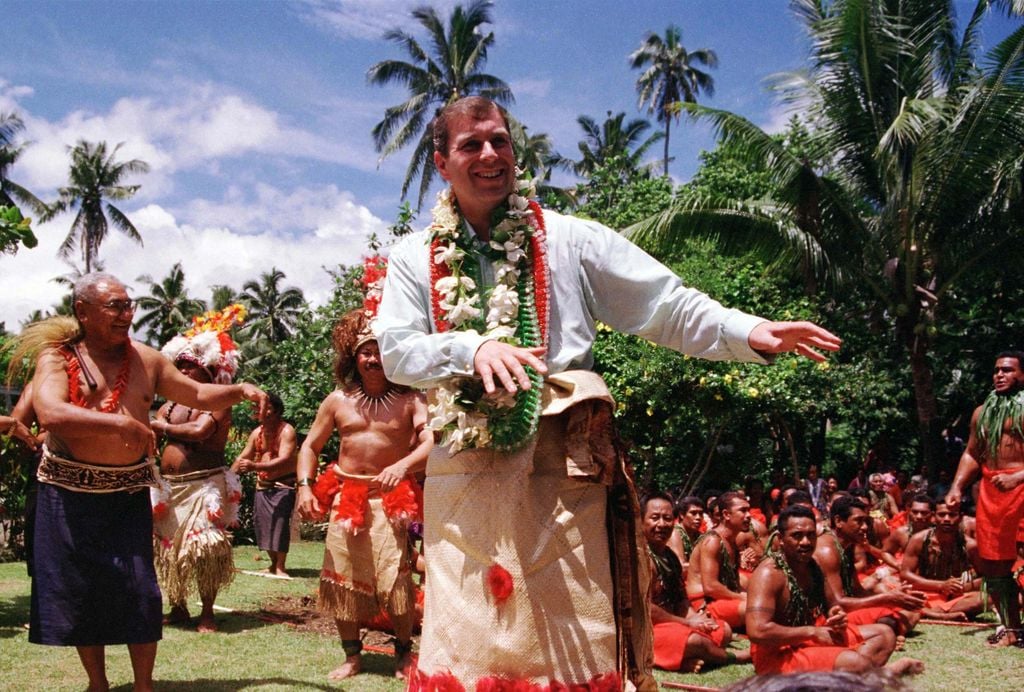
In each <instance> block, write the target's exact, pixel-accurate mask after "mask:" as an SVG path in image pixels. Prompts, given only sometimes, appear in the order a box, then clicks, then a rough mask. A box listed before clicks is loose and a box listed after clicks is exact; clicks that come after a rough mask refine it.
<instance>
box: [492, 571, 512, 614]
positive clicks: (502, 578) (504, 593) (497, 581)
mask: <svg viewBox="0 0 1024 692" xmlns="http://www.w3.org/2000/svg"><path fill="white" fill-rule="evenodd" d="M487 588H489V589H490V590H491V595H492V596H494V600H495V602H496V603H497V604H498V605H501V604H502V603H504V602H505V601H507V600H508V597H509V596H511V595H512V575H511V574H509V573H508V570H507V569H505V568H504V567H502V566H501V565H499V564H493V565H491V568H490V569H488V570H487Z"/></svg>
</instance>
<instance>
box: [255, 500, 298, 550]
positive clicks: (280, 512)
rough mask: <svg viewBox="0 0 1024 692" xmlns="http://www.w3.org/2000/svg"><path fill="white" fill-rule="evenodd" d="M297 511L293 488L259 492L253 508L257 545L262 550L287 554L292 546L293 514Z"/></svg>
mask: <svg viewBox="0 0 1024 692" xmlns="http://www.w3.org/2000/svg"><path fill="white" fill-rule="evenodd" d="M294 510H295V490H294V489H293V488H270V489H269V490H257V491H256V500H255V503H254V507H253V523H254V524H255V528H256V545H258V546H259V548H260V550H271V551H273V552H275V553H287V552H288V547H289V546H290V545H291V531H292V528H291V527H292V512H293V511H294Z"/></svg>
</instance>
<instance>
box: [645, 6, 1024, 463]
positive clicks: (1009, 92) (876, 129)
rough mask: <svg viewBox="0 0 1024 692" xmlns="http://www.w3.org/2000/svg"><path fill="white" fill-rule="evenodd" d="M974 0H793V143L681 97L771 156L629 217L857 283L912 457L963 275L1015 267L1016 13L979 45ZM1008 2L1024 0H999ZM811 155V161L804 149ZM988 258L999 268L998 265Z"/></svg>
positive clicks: (654, 237)
mask: <svg viewBox="0 0 1024 692" xmlns="http://www.w3.org/2000/svg"><path fill="white" fill-rule="evenodd" d="M989 5H990V2H989V1H988V0H979V1H978V2H977V4H976V6H975V8H974V11H973V13H972V14H971V16H970V18H969V20H968V21H967V23H966V24H965V25H964V29H963V32H962V33H961V34H960V35H959V36H958V35H957V33H956V28H955V26H956V25H955V22H954V16H953V5H952V3H950V2H947V3H939V2H934V1H926V0H921V1H919V2H904V3H886V2H878V1H875V2H863V1H856V2H854V1H853V0H837V1H836V2H833V3H828V4H823V3H820V2H818V1H817V0H800V2H798V3H796V7H797V9H798V12H799V16H800V17H801V18H802V20H803V21H804V23H805V24H806V26H807V29H808V31H809V33H810V35H811V39H812V41H811V43H812V45H813V46H814V48H815V53H814V55H813V56H812V61H811V67H810V70H809V71H808V72H807V73H806V74H800V75H791V76H790V77H789V78H788V80H787V81H785V82H782V83H781V84H780V86H781V87H782V88H783V93H784V94H785V95H786V96H787V98H789V99H792V100H794V102H797V103H800V104H802V105H803V107H804V108H805V109H806V113H807V117H808V119H809V125H810V128H809V130H808V132H809V136H808V140H807V142H805V143H804V149H805V151H806V152H807V153H806V155H803V156H801V155H797V154H794V152H793V151H791V150H788V149H787V148H786V147H785V146H784V145H783V144H782V143H780V141H779V140H778V139H777V138H773V137H771V136H770V135H768V134H767V133H765V132H763V131H761V130H760V129H759V128H757V127H756V126H754V125H753V124H752V123H750V122H749V121H747V120H745V119H744V118H742V117H740V116H738V115H735V114H733V113H728V112H725V111H719V110H712V109H708V108H704V107H701V106H696V105H692V104H690V105H688V106H687V109H688V110H690V111H691V112H693V113H695V114H697V115H699V116H701V117H703V118H706V119H708V120H710V121H711V122H712V123H714V124H715V125H716V126H717V127H718V129H719V131H720V133H721V135H722V137H723V139H724V141H726V142H729V143H734V144H736V145H737V146H735V147H733V149H734V150H736V151H745V152H747V154H748V156H749V157H750V161H751V164H752V165H754V166H757V167H760V168H762V169H763V170H766V171H769V172H770V174H771V176H772V178H773V191H772V192H771V193H770V194H769V195H768V196H767V197H766V198H763V199H757V200H735V199H713V198H709V197H708V196H704V197H698V198H696V199H690V200H689V201H686V202H680V203H677V204H676V206H674V207H673V208H671V209H669V210H668V211H666V212H665V213H663V214H661V215H659V216H657V217H654V218H653V219H651V220H649V221H648V222H644V223H641V224H638V225H637V226H635V227H633V228H631V229H628V234H629V235H631V236H633V237H634V238H635V239H636V240H637V241H638V242H640V243H641V244H643V245H645V246H647V247H648V248H649V249H651V250H652V251H654V252H665V251H668V250H670V248H671V246H672V244H673V242H674V241H675V240H676V239H677V238H680V237H682V236H683V235H685V234H700V235H705V236H710V237H715V238H720V239H722V240H724V241H725V242H727V243H729V244H731V245H733V246H734V247H740V248H755V249H758V250H760V251H762V252H765V253H766V254H767V255H768V256H771V257H774V258H781V259H783V260H795V261H796V262H798V263H799V265H800V266H801V267H802V268H803V269H804V271H805V272H806V273H807V274H808V275H809V276H811V277H813V279H814V282H813V283H812V284H811V286H812V288H814V289H815V290H821V291H826V292H829V293H830V294H831V295H832V296H834V297H835V298H836V299H837V300H839V301H840V302H841V301H842V298H843V296H844V291H847V292H848V291H849V288H850V286H851V285H859V286H863V287H866V289H867V290H868V291H869V292H870V294H871V296H872V299H873V301H874V304H875V309H876V311H877V313H878V314H879V315H882V316H883V317H884V318H885V319H886V320H887V322H888V326H889V327H890V328H891V329H892V332H893V335H894V337H895V339H896V342H897V343H899V344H900V345H901V346H902V347H903V349H904V350H905V352H906V354H907V357H908V360H909V366H910V370H911V377H912V380H913V390H914V396H915V401H916V413H917V421H918V427H919V431H920V436H921V443H922V453H923V457H924V460H925V461H926V463H928V464H929V466H930V467H931V468H935V465H936V464H937V463H939V460H940V459H941V458H942V446H941V439H940V437H939V432H940V428H941V425H940V419H939V418H938V415H937V410H938V408H937V402H936V395H935V384H934V374H933V372H932V367H931V364H930V356H931V354H932V351H933V347H934V344H935V341H936V339H937V338H939V334H940V333H941V331H940V329H939V327H940V325H941V324H942V322H943V321H944V320H949V321H952V320H953V319H954V318H955V315H951V314H949V312H948V308H947V304H948V303H949V299H950V298H951V297H952V294H953V292H954V291H955V290H956V289H957V287H958V286H960V285H961V284H962V283H963V282H964V279H966V278H968V277H970V276H971V275H972V274H976V273H978V272H984V271H986V270H987V269H989V266H990V265H991V266H994V267H998V268H1002V267H1012V266H1018V264H1017V263H1018V262H1019V261H1020V259H1019V258H1020V255H1021V247H1020V245H1021V243H1020V238H1021V234H1022V231H1024V222H1022V219H1024V214H1022V210H1024V193H1022V184H1021V181H1022V177H1021V171H1022V170H1024V86H1022V85H1024V26H1019V27H1018V28H1017V29H1016V30H1015V31H1014V32H1013V33H1012V34H1011V35H1010V36H1009V37H1007V38H1006V39H1005V40H1004V41H1003V42H1002V43H1000V44H999V45H997V46H995V47H994V48H993V49H992V50H991V52H989V54H988V55H987V56H985V59H984V60H981V61H979V60H978V59H977V55H976V51H977V46H978V44H979V38H980V36H979V25H980V22H981V19H982V18H983V16H984V15H985V13H986V12H987V11H988V9H989ZM1003 5H1004V7H1005V8H1007V9H1008V11H1009V12H1010V13H1011V14H1017V15H1019V14H1022V13H1024V3H1020V2H1019V1H1015V2H1014V3H1013V5H1012V9H1011V5H1010V3H1003ZM815 162H821V163H815ZM997 271H998V269H997Z"/></svg>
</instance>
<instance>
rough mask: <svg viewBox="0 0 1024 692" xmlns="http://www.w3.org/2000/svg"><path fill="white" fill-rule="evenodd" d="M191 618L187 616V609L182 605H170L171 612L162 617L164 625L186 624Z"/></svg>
mask: <svg viewBox="0 0 1024 692" xmlns="http://www.w3.org/2000/svg"><path fill="white" fill-rule="evenodd" d="M191 619H192V616H191V615H189V614H188V608H186V607H185V606H183V605H172V606H171V612H169V613H167V615H165V616H164V624H165V625H180V624H182V623H185V622H188V621H189V620H191Z"/></svg>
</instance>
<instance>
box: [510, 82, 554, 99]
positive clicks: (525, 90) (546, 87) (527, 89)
mask: <svg viewBox="0 0 1024 692" xmlns="http://www.w3.org/2000/svg"><path fill="white" fill-rule="evenodd" d="M509 87H510V88H511V89H512V93H513V94H515V95H516V96H517V97H521V96H533V97H535V98H545V97H546V96H548V94H550V93H551V80H550V79H530V78H524V79H515V80H512V82H511V83H510V84H509Z"/></svg>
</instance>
